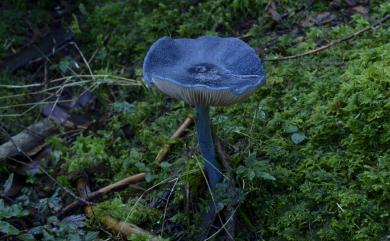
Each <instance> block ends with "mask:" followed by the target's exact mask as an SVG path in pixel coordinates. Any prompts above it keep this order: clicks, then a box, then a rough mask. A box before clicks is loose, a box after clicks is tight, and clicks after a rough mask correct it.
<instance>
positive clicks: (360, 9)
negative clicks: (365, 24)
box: [352, 5, 368, 16]
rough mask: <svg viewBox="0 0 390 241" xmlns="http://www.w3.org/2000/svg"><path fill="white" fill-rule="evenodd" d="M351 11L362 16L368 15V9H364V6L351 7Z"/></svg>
mask: <svg viewBox="0 0 390 241" xmlns="http://www.w3.org/2000/svg"><path fill="white" fill-rule="evenodd" d="M352 9H353V11H355V12H357V13H360V14H362V15H364V16H366V15H368V7H366V6H362V5H358V6H356V7H353V8H352Z"/></svg>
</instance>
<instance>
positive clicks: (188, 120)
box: [155, 117, 194, 163]
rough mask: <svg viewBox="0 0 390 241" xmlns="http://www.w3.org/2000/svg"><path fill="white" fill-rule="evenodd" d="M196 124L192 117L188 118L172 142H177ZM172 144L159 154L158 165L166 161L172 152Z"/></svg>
mask: <svg viewBox="0 0 390 241" xmlns="http://www.w3.org/2000/svg"><path fill="white" fill-rule="evenodd" d="M193 124H194V119H193V118H192V117H187V118H186V119H185V120H184V122H183V123H182V124H181V125H180V126H179V128H177V130H176V131H175V133H173V135H172V136H171V139H172V140H175V139H177V138H180V137H182V136H183V135H184V133H185V131H186V130H187V129H188V128H189V127H190V126H192V125H193ZM171 146H172V144H166V145H165V146H164V147H163V148H161V150H160V151H159V152H158V154H157V156H156V159H155V161H156V162H157V163H159V162H161V161H162V160H164V158H165V157H166V156H167V154H168V152H169V151H170V150H171Z"/></svg>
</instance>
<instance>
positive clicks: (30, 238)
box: [17, 233, 36, 241]
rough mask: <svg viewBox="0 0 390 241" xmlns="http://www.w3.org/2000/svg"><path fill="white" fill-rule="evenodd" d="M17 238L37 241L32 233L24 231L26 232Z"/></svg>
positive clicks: (25, 240) (23, 240)
mask: <svg viewBox="0 0 390 241" xmlns="http://www.w3.org/2000/svg"><path fill="white" fill-rule="evenodd" d="M17 238H18V239H20V240H22V241H35V240H36V239H35V237H34V235H32V234H31V233H24V234H21V235H18V237H17Z"/></svg>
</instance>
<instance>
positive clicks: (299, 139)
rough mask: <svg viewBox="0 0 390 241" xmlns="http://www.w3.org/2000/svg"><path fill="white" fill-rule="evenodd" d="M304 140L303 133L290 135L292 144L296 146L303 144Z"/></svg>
mask: <svg viewBox="0 0 390 241" xmlns="http://www.w3.org/2000/svg"><path fill="white" fill-rule="evenodd" d="M305 139H306V136H305V134H303V133H294V134H292V135H291V140H292V142H294V144H297V145H298V144H299V143H301V142H303V141H304V140H305Z"/></svg>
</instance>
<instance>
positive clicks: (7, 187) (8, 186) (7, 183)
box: [3, 173, 14, 193]
mask: <svg viewBox="0 0 390 241" xmlns="http://www.w3.org/2000/svg"><path fill="white" fill-rule="evenodd" d="M13 180H14V174H13V173H11V174H10V175H9V177H8V178H7V180H6V181H5V183H4V185H3V192H4V193H6V192H8V191H9V190H10V189H11V187H12V183H13Z"/></svg>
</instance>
